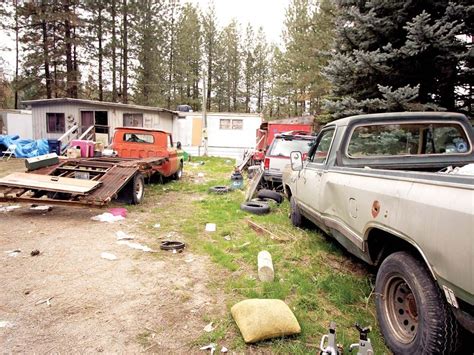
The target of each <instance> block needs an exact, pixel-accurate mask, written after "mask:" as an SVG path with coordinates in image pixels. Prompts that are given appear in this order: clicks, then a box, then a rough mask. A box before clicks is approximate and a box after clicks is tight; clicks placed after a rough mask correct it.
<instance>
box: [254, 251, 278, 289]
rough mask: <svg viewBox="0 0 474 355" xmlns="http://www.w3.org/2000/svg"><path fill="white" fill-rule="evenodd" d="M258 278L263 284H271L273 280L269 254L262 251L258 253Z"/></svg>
mask: <svg viewBox="0 0 474 355" xmlns="http://www.w3.org/2000/svg"><path fill="white" fill-rule="evenodd" d="M257 259H258V278H259V279H260V281H263V282H271V281H273V279H274V278H275V272H274V271H273V262H272V256H271V254H270V253H269V252H268V251H266V250H262V251H261V252H260V253H258V258H257Z"/></svg>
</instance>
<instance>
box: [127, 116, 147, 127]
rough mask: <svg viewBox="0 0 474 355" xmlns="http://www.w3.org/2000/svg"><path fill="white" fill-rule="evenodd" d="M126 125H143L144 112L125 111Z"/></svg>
mask: <svg viewBox="0 0 474 355" xmlns="http://www.w3.org/2000/svg"><path fill="white" fill-rule="evenodd" d="M123 126H124V127H143V113H124V114H123Z"/></svg>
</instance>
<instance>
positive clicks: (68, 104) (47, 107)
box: [23, 98, 177, 142]
mask: <svg viewBox="0 0 474 355" xmlns="http://www.w3.org/2000/svg"><path fill="white" fill-rule="evenodd" d="M23 104H25V105H27V106H29V107H31V111H32V116H33V138H34V139H40V138H46V139H58V138H60V137H61V136H62V135H63V134H64V133H65V132H66V131H68V130H69V129H71V128H72V127H73V126H74V125H77V126H79V130H80V131H81V132H84V131H85V130H87V129H88V128H90V127H91V126H94V129H95V133H96V136H97V137H98V138H99V137H100V138H101V139H100V140H102V141H107V142H108V141H110V138H111V137H112V135H113V132H114V129H115V128H116V127H124V126H125V127H145V128H155V129H161V130H164V131H168V132H173V122H174V117H175V116H177V112H175V111H171V110H166V109H163V108H158V107H149V106H139V105H129V104H121V103H115V102H104V101H93V100H82V99H70V98H58V99H43V100H30V101H23Z"/></svg>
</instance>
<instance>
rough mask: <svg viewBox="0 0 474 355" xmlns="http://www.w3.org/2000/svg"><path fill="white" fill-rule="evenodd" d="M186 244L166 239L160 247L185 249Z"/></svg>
mask: <svg viewBox="0 0 474 355" xmlns="http://www.w3.org/2000/svg"><path fill="white" fill-rule="evenodd" d="M184 247H185V244H184V243H182V242H177V241H173V240H164V241H162V242H161V245H160V249H161V250H183V249H184Z"/></svg>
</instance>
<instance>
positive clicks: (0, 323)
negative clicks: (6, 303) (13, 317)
mask: <svg viewBox="0 0 474 355" xmlns="http://www.w3.org/2000/svg"><path fill="white" fill-rule="evenodd" d="M12 327H13V323H12V322H9V321H7V320H0V328H12Z"/></svg>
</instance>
